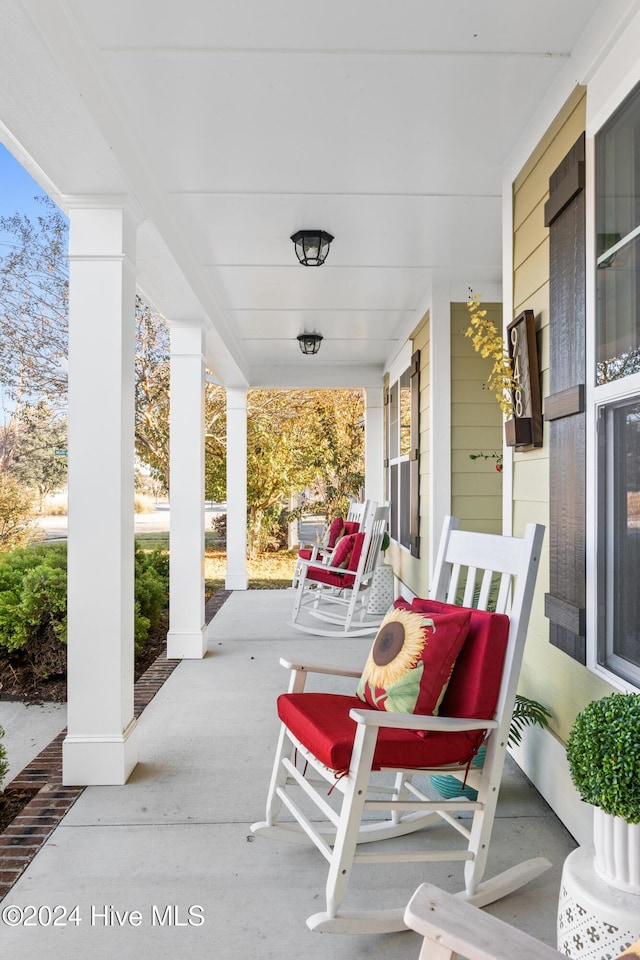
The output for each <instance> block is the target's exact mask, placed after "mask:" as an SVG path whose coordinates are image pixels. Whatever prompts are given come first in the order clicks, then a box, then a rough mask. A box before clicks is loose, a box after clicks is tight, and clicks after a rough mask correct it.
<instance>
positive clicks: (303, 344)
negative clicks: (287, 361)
mask: <svg viewBox="0 0 640 960" xmlns="http://www.w3.org/2000/svg"><path fill="white" fill-rule="evenodd" d="M298 343H299V344H300V349H301V350H302V352H303V353H304V354H305V356H307V357H311V356H313V354H314V353H317V352H318V350H319V349H320V344H321V343H322V335H321V334H320V333H301V334H300V335H299V337H298Z"/></svg>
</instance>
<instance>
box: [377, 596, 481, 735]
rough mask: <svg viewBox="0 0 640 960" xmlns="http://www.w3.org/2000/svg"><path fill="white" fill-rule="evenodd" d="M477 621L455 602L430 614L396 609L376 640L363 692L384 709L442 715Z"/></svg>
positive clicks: (386, 619) (379, 631)
mask: <svg viewBox="0 0 640 960" xmlns="http://www.w3.org/2000/svg"><path fill="white" fill-rule="evenodd" d="M470 620H471V611H470V610H465V609H464V608H463V607H457V608H456V607H453V608H452V609H451V610H448V611H446V612H445V613H435V614H432V615H430V616H428V617H425V616H424V615H423V614H422V613H417V612H416V611H415V610H406V609H401V608H397V607H396V608H395V609H392V610H390V611H389V612H388V613H387V615H386V617H385V618H384V620H383V621H382V623H381V625H380V629H379V630H378V634H377V636H376V638H375V640H374V641H373V645H372V647H371V650H370V652H369V656H368V658H367V662H366V663H365V666H364V670H363V672H362V677H361V679H360V683H359V685H358V696H359V697H360V699H361V700H364V701H365V702H366V703H368V704H369V705H370V706H372V707H375V708H376V709H378V710H388V711H390V712H393V713H418V714H422V715H426V716H430V715H434V716H435V715H436V714H437V713H438V709H439V707H440V703H441V701H442V698H443V696H444V693H445V691H446V689H447V685H448V683H449V678H450V677H451V671H452V670H453V666H454V664H455V662H456V657H457V656H458V654H459V652H460V650H461V649H462V645H463V643H464V642H465V638H466V636H467V633H468V630H469V623H470Z"/></svg>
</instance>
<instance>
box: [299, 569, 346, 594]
mask: <svg viewBox="0 0 640 960" xmlns="http://www.w3.org/2000/svg"><path fill="white" fill-rule="evenodd" d="M355 579H356V578H355V577H354V575H353V574H352V573H347V572H346V571H345V573H334V572H333V570H328V569H327V568H326V567H309V571H308V573H307V580H315V581H316V583H326V584H327V586H328V587H338V589H340V590H342V589H344V588H345V587H352V586H353V584H354V583H355Z"/></svg>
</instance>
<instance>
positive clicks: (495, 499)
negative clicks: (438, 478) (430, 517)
mask: <svg viewBox="0 0 640 960" xmlns="http://www.w3.org/2000/svg"><path fill="white" fill-rule="evenodd" d="M478 292H479V293H480V295H482V292H481V291H478ZM482 306H483V308H484V309H486V310H487V311H488V315H489V317H490V319H492V320H493V322H494V323H495V324H496V325H497V326H498V327H500V326H501V325H502V304H500V303H483V304H482ZM468 326H469V313H468V310H467V306H466V304H464V303H454V304H452V305H451V512H452V513H453V515H454V516H456V517H460V521H461V525H462V526H463V527H465V528H466V529H468V530H479V531H482V532H485V533H499V532H500V531H501V528H502V477H501V475H500V474H499V473H498V472H497V471H496V461H495V460H481V459H478V460H471V459H470V454H477V453H485V454H489V455H491V454H493V453H501V452H502V413H501V411H500V407H499V406H498V404H497V401H496V399H495V396H494V394H493V393H491V392H490V391H489V390H488V389H487V388H486V386H485V385H486V380H487V377H488V376H489V373H490V371H491V361H490V360H489V359H486V358H482V357H480V356H479V355H478V354H477V353H476V352H475V350H474V348H473V344H472V343H471V340H470V339H469V338H468V337H465V331H466V329H467V327H468Z"/></svg>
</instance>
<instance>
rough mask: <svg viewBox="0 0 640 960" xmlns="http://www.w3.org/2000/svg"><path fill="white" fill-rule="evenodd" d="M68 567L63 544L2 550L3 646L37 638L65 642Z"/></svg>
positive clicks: (11, 646)
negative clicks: (3, 551) (4, 551)
mask: <svg viewBox="0 0 640 960" xmlns="http://www.w3.org/2000/svg"><path fill="white" fill-rule="evenodd" d="M66 567H67V552H66V548H65V547H64V546H53V545H52V546H48V547H46V546H44V545H42V546H39V547H32V548H28V547H27V548H24V549H22V550H14V551H12V552H11V553H7V554H0V646H3V647H5V648H6V649H7V650H19V649H21V648H22V647H24V646H25V645H26V644H28V643H32V642H34V641H36V640H39V641H40V642H42V641H56V643H60V642H62V643H65V642H66V639H67V569H66ZM56 659H57V658H56Z"/></svg>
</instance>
